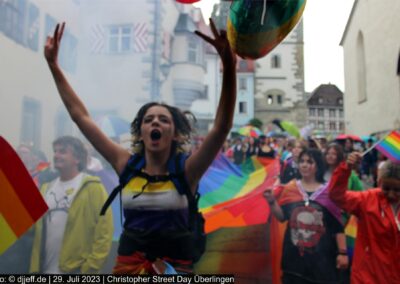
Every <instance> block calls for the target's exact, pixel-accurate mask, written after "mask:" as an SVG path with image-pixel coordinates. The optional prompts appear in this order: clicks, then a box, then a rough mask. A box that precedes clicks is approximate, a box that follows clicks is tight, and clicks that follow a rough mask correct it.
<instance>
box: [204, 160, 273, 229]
mask: <svg viewBox="0 0 400 284" xmlns="http://www.w3.org/2000/svg"><path fill="white" fill-rule="evenodd" d="M278 173H279V161H278V160H274V159H268V158H258V157H252V158H250V159H248V160H247V161H246V162H245V163H244V164H243V165H241V167H238V166H236V165H235V164H233V163H231V162H230V161H229V160H228V158H227V157H226V156H224V155H220V156H218V157H217V158H216V160H215V161H214V162H213V164H212V165H211V167H210V168H209V169H208V171H207V172H206V173H205V175H204V176H203V178H202V179H201V181H200V185H199V192H200V194H201V198H200V201H199V208H200V211H201V212H202V213H203V215H204V218H205V220H206V225H205V226H206V228H205V229H206V233H210V232H213V231H215V230H217V229H219V228H222V227H242V226H249V225H257V224H263V223H266V221H267V219H268V217H269V206H268V204H267V202H266V200H265V199H264V198H263V197H262V193H263V191H264V190H265V188H267V187H269V186H272V185H273V183H274V182H275V180H276V177H277V176H278Z"/></svg>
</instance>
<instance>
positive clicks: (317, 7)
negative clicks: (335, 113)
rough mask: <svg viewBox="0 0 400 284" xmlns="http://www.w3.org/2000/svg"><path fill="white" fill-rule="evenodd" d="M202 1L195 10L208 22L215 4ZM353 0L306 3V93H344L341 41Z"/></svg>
mask: <svg viewBox="0 0 400 284" xmlns="http://www.w3.org/2000/svg"><path fill="white" fill-rule="evenodd" d="M218 2H219V0H201V1H200V2H198V3H196V4H195V6H197V7H200V8H201V9H202V11H203V14H204V18H205V19H208V18H209V16H210V15H211V12H212V7H213V5H214V3H218ZM353 2H354V0H307V4H306V8H305V11H304V14H303V16H304V60H305V67H304V68H305V89H306V91H307V92H311V91H313V90H314V89H315V88H316V87H318V86H319V85H320V84H326V83H332V84H335V85H337V86H338V87H339V89H341V90H342V91H345V90H344V75H343V51H342V47H341V46H340V45H339V43H340V39H341V38H342V34H343V31H344V28H345V26H346V23H347V19H348V17H349V14H350V11H351V7H352V6H353Z"/></svg>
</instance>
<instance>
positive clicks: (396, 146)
mask: <svg viewBox="0 0 400 284" xmlns="http://www.w3.org/2000/svg"><path fill="white" fill-rule="evenodd" d="M376 149H377V150H379V152H381V153H382V154H383V155H385V156H386V157H388V158H389V159H390V160H392V161H393V162H395V163H400V133H399V132H397V131H392V132H391V133H390V134H389V135H387V136H386V137H385V138H384V139H383V140H381V141H379V142H378V143H377V145H376Z"/></svg>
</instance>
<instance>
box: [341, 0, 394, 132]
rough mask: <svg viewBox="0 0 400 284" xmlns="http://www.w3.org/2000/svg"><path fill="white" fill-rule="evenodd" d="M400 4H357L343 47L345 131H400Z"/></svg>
mask: <svg viewBox="0 0 400 284" xmlns="http://www.w3.org/2000/svg"><path fill="white" fill-rule="evenodd" d="M399 15H400V1H392V0H369V1H364V0H355V1H354V4H353V8H352V11H351V13H350V16H349V19H348V22H347V25H346V28H345V30H344V32H343V37H342V40H341V42H340V44H341V46H343V53H344V74H345V90H346V95H345V99H344V106H345V108H344V109H345V130H346V132H348V133H354V134H358V135H369V134H372V133H385V132H387V131H389V130H391V129H399V128H400V111H399V106H400V77H399V73H398V71H397V68H398V64H399V63H398V62H399V56H400V42H399V39H400V17H399Z"/></svg>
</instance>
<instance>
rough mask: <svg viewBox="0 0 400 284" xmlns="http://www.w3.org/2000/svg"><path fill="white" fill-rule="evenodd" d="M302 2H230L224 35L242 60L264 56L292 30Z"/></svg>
mask: <svg viewBox="0 0 400 284" xmlns="http://www.w3.org/2000/svg"><path fill="white" fill-rule="evenodd" d="M305 4H306V0H235V1H232V4H231V8H230V12H229V17H228V24H227V32H228V39H229V42H230V43H231V46H232V48H233V50H234V51H235V52H236V54H238V55H239V56H240V57H242V58H247V59H257V58H260V57H263V56H265V55H267V54H268V53H269V52H270V51H271V50H272V49H274V47H275V46H277V45H278V44H279V43H280V42H281V41H282V40H283V39H284V38H285V37H286V36H287V35H288V33H289V32H290V31H291V30H292V29H293V27H294V26H295V25H296V24H297V22H298V21H299V20H300V18H301V15H302V14H303V11H304V7H305Z"/></svg>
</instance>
